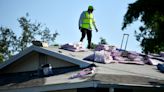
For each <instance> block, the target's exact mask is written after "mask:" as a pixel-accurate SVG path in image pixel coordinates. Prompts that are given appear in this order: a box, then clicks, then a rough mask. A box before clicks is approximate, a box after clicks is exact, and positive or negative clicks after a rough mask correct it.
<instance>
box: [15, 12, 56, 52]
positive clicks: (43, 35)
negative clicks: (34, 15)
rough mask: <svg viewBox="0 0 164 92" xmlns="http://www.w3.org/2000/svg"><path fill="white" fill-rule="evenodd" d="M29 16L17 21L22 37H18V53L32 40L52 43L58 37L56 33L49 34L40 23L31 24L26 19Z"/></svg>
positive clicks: (47, 29) (46, 28)
mask: <svg viewBox="0 0 164 92" xmlns="http://www.w3.org/2000/svg"><path fill="white" fill-rule="evenodd" d="M28 17H29V14H28V13H27V14H26V16H25V17H24V16H23V17H21V18H19V19H18V22H19V24H20V27H21V28H22V35H21V36H20V37H19V44H18V48H19V51H22V50H24V49H25V48H26V47H28V46H29V45H30V44H31V42H32V41H33V40H40V41H44V42H49V43H50V42H53V41H54V40H55V38H56V36H57V35H58V33H57V32H55V33H53V34H51V33H50V30H49V28H48V27H44V26H43V25H42V24H41V23H37V22H34V23H33V22H31V20H30V19H28Z"/></svg>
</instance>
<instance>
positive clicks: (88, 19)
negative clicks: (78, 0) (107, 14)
mask: <svg viewBox="0 0 164 92" xmlns="http://www.w3.org/2000/svg"><path fill="white" fill-rule="evenodd" d="M93 22H94V19H93V14H92V13H90V14H89V13H88V12H87V11H86V12H85V17H84V18H83V19H82V26H81V27H82V28H86V29H91V30H92V29H93Z"/></svg>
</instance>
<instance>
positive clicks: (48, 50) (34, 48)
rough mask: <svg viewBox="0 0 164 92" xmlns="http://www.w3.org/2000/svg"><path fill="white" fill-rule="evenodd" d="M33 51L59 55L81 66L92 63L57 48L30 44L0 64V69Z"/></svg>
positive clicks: (53, 55) (58, 56)
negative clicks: (70, 55)
mask: <svg viewBox="0 0 164 92" xmlns="http://www.w3.org/2000/svg"><path fill="white" fill-rule="evenodd" d="M33 51H36V52H39V53H44V54H46V55H49V56H52V57H57V58H59V59H62V60H65V61H67V62H70V63H73V64H77V65H79V66H80V67H86V66H88V65H89V64H90V63H89V62H85V61H84V60H80V59H76V58H73V57H69V56H66V55H64V54H62V53H59V52H58V50H56V49H52V48H43V47H38V46H30V47H28V48H26V49H25V50H24V51H22V52H20V53H18V54H17V55H15V56H13V57H11V58H10V59H9V60H7V61H6V62H5V63H2V64H0V69H2V68H4V67H6V66H7V65H10V64H12V63H13V62H16V60H18V59H20V58H22V57H23V56H25V55H26V54H28V53H31V52H33Z"/></svg>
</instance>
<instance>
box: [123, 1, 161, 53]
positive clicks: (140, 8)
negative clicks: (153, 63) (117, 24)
mask: <svg viewBox="0 0 164 92" xmlns="http://www.w3.org/2000/svg"><path fill="white" fill-rule="evenodd" d="M137 20H140V21H141V22H142V23H143V25H142V26H140V27H139V32H137V31H135V35H136V39H137V41H140V42H141V44H140V45H141V47H142V50H143V52H144V53H159V52H160V51H164V40H163V39H164V37H163V35H164V31H163V30H164V2H163V1H161V0H149V1H148V0H137V1H136V2H134V3H132V4H129V7H128V10H127V12H126V14H125V16H124V22H123V26H122V29H123V30H124V29H125V28H126V27H127V25H129V24H132V23H133V22H134V21H137Z"/></svg>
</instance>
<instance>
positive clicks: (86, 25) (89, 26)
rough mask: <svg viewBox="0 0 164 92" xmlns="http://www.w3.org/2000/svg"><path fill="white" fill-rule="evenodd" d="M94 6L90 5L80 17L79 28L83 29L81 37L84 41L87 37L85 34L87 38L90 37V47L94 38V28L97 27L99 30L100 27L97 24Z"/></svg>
mask: <svg viewBox="0 0 164 92" xmlns="http://www.w3.org/2000/svg"><path fill="white" fill-rule="evenodd" d="M93 10H94V8H93V6H89V7H88V10H87V11H83V12H82V13H81V15H80V19H79V29H80V30H81V34H82V36H81V39H80V42H82V41H83V39H84V38H85V35H86V34H87V39H88V47H87V48H88V49H90V48H91V39H92V30H93V27H94V28H95V30H96V32H98V29H97V27H96V24H95V20H94V17H93V14H92V12H93Z"/></svg>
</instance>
